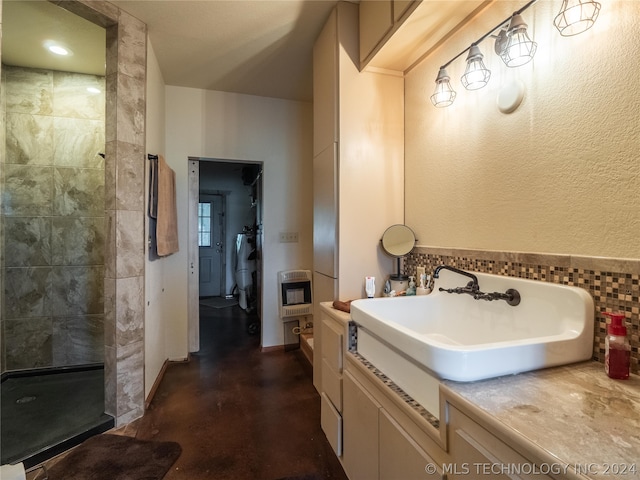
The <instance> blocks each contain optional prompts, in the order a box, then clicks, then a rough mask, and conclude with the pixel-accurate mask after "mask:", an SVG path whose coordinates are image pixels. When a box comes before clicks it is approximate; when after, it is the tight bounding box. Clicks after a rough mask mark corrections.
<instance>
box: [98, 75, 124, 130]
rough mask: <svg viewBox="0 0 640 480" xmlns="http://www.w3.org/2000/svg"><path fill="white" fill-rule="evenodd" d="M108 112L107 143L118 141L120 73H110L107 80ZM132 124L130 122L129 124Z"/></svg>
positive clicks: (106, 118) (105, 120)
mask: <svg viewBox="0 0 640 480" xmlns="http://www.w3.org/2000/svg"><path fill="white" fill-rule="evenodd" d="M105 90H106V92H105V93H106V98H105V104H106V107H105V108H106V111H105V115H104V125H105V141H106V142H107V143H109V142H115V141H117V140H118V108H117V107H118V73H117V72H114V73H110V74H109V75H107V76H106V78H105ZM129 123H130V122H129Z"/></svg>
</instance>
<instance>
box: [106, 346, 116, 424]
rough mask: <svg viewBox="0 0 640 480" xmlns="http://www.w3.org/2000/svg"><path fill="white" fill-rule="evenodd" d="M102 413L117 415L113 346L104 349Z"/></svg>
mask: <svg viewBox="0 0 640 480" xmlns="http://www.w3.org/2000/svg"><path fill="white" fill-rule="evenodd" d="M104 413H106V414H108V415H111V416H112V417H114V418H116V417H117V414H118V358H117V350H116V347H115V346H112V345H107V346H105V347H104Z"/></svg>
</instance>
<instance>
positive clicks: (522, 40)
mask: <svg viewBox="0 0 640 480" xmlns="http://www.w3.org/2000/svg"><path fill="white" fill-rule="evenodd" d="M508 37H509V39H508V41H507V44H506V45H505V47H504V50H503V52H502V54H501V55H500V56H501V57H502V61H503V62H504V63H505V64H506V65H507V66H508V67H519V66H521V65H524V64H525V63H529V62H530V61H531V60H533V56H534V55H535V53H536V49H537V48H538V44H537V43H536V42H534V41H533V40H531V39H530V38H529V35H528V34H527V24H526V23H525V22H524V20H523V19H522V17H521V16H520V15H519V14H514V15H513V17H511V22H510V23H509V32H508Z"/></svg>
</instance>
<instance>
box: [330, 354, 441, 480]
mask: <svg viewBox="0 0 640 480" xmlns="http://www.w3.org/2000/svg"><path fill="white" fill-rule="evenodd" d="M350 362H351V359H349V358H348V359H347V364H346V369H345V371H344V373H343V440H344V442H343V446H344V448H343V452H342V464H343V466H344V470H345V473H346V474H347V476H348V477H349V479H350V480H375V479H377V480H398V479H402V480H425V479H443V478H444V476H443V470H442V468H441V465H442V463H443V462H444V461H445V460H446V459H447V458H448V456H447V454H446V452H445V451H444V449H443V448H441V446H440V445H439V444H438V442H436V441H434V439H433V438H431V437H430V436H429V435H428V434H425V432H424V425H418V424H417V423H416V419H415V418H413V419H412V418H411V415H410V414H408V413H407V412H403V410H408V409H409V408H410V407H408V406H406V405H404V406H403V405H402V402H403V401H402V400H399V399H398V400H399V401H398V402H396V401H394V400H393V399H392V397H391V396H387V395H386V394H384V393H383V392H381V390H380V388H378V387H377V386H376V385H375V384H374V383H373V382H370V381H369V380H368V379H367V374H363V372H362V370H360V368H358V367H356V368H353V367H354V366H355V365H356V364H355V363H350ZM381 393H382V394H381ZM390 393H391V395H396V394H395V393H393V392H390ZM423 422H424V423H426V422H425V421H424V420H423ZM427 450H429V452H427Z"/></svg>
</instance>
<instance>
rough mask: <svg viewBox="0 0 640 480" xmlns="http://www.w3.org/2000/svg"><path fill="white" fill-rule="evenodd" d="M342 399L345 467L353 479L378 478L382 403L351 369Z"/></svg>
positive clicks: (366, 479)
mask: <svg viewBox="0 0 640 480" xmlns="http://www.w3.org/2000/svg"><path fill="white" fill-rule="evenodd" d="M343 401H344V404H343V407H342V425H343V432H342V433H343V446H344V450H343V452H342V454H343V466H344V470H345V472H346V474H347V476H348V477H349V479H350V480H376V479H377V478H378V410H379V409H380V405H379V404H378V402H376V401H375V399H374V398H373V397H371V395H369V393H368V392H366V391H365V390H364V389H363V388H362V386H360V384H359V383H358V381H357V380H356V379H355V378H353V376H351V374H350V373H349V372H345V373H344V376H343Z"/></svg>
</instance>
